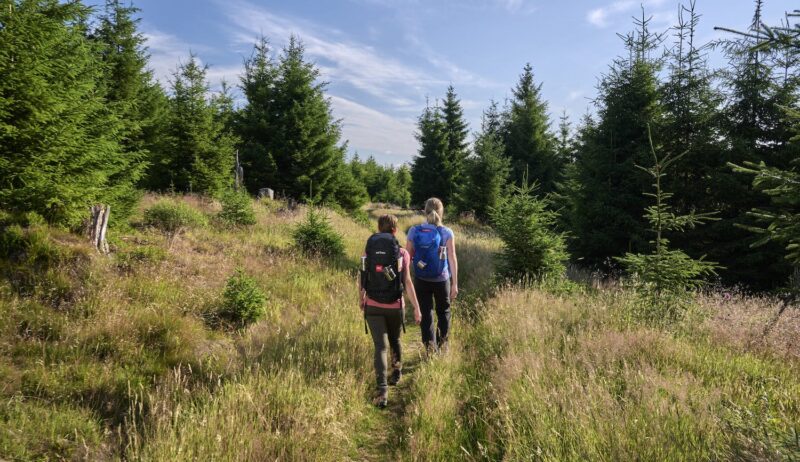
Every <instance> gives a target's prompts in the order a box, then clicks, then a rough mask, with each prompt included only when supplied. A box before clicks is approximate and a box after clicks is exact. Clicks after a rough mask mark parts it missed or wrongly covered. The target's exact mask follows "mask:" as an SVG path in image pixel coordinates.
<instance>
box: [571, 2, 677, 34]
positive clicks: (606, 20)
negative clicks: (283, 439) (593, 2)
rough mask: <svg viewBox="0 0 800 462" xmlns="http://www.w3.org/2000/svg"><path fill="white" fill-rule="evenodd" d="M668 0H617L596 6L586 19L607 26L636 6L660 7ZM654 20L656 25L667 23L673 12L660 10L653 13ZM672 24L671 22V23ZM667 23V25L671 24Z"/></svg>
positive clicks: (603, 26) (672, 16)
mask: <svg viewBox="0 0 800 462" xmlns="http://www.w3.org/2000/svg"><path fill="white" fill-rule="evenodd" d="M666 1H667V0H643V1H633V0H617V1H615V2H613V3H609V4H608V5H605V6H601V7H599V8H594V9H591V10H589V11H588V12H587V13H586V20H587V21H588V22H589V23H590V24H592V25H594V26H596V27H600V28H605V27H608V26H609V25H611V21H612V19H616V18H617V17H618V16H620V15H621V14H622V13H630V12H632V11H633V10H634V9H635V8H638V7H640V6H644V7H645V8H646V9H647V8H650V9H653V8H658V7H660V6H661V5H663V4H664V3H666ZM653 16H654V17H653V21H654V25H655V26H661V25H664V24H666V19H667V18H669V19H672V18H674V15H673V14H670V13H669V12H664V11H660V12H657V13H655V14H654V15H653ZM669 24H671V22H670V23H669ZM669 24H667V25H669Z"/></svg>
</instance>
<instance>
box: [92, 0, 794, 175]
mask: <svg viewBox="0 0 800 462" xmlns="http://www.w3.org/2000/svg"><path fill="white" fill-rule="evenodd" d="M687 1H688V0H687ZM89 3H90V4H91V3H95V4H96V3H101V2H100V0H94V1H90V2H89ZM792 3H793V2H790V1H789V0H766V6H765V14H764V17H765V21H766V22H767V23H769V24H775V23H777V22H778V21H779V20H780V19H781V18H782V16H783V12H784V11H786V10H789V9H793V8H796V7H797V5H796V4H792ZM134 4H135V5H136V6H138V7H139V8H141V10H142V11H141V18H142V24H141V28H142V32H143V33H144V34H145V35H146V37H147V39H148V46H149V51H150V54H151V67H152V68H153V70H154V71H155V73H156V76H157V77H158V78H159V80H161V81H162V83H164V84H165V85H166V84H167V81H168V79H169V77H170V75H171V73H172V72H173V71H174V70H175V68H176V66H177V64H178V63H179V62H180V61H181V60H185V59H186V57H187V56H188V54H189V51H190V50H191V51H192V52H194V53H196V54H197V55H198V56H199V58H200V59H201V60H202V61H203V62H204V63H206V64H208V65H209V66H210V68H209V74H208V75H209V79H210V81H211V82H212V86H213V87H218V85H219V82H220V81H221V80H222V79H226V80H227V81H228V82H229V83H238V76H239V74H240V73H241V70H242V61H243V59H244V58H245V57H247V56H249V54H250V51H251V49H252V44H253V43H254V41H255V39H256V38H257V37H258V36H259V35H260V34H263V35H265V36H266V37H268V38H269V40H270V42H271V43H272V45H273V46H274V47H276V48H280V47H281V46H283V44H284V43H285V42H286V40H287V38H288V37H289V35H290V34H296V35H298V36H299V37H300V38H301V40H303V42H304V43H305V46H306V51H307V56H308V58H309V59H311V60H312V61H314V62H316V63H317V65H318V66H319V68H320V69H321V70H322V74H323V77H324V79H325V80H326V81H328V82H329V83H330V84H329V86H328V95H329V97H330V98H331V102H332V104H333V111H334V115H335V116H336V117H338V118H341V119H342V128H343V138H344V139H347V140H349V147H350V151H351V152H355V151H357V152H359V154H361V155H362V157H363V156H366V155H374V156H375V157H376V159H378V161H379V162H381V163H386V164H395V165H397V164H400V163H403V162H408V161H410V160H411V158H412V157H413V155H414V154H415V153H416V151H417V143H416V140H415V139H414V130H415V121H416V118H417V116H418V115H419V114H420V112H421V110H422V109H423V108H424V107H425V104H426V99H427V98H430V100H431V101H434V100H435V99H436V98H441V97H442V96H443V95H444V93H445V91H446V89H447V86H448V85H449V84H451V83H452V84H453V85H454V86H455V88H456V91H457V93H458V94H459V96H460V97H461V100H462V103H463V106H464V109H465V113H466V116H467V118H468V121H469V122H470V124H471V126H472V128H473V129H477V128H478V127H479V121H480V115H481V112H482V110H483V109H484V108H485V107H486V106H487V105H488V103H489V100H490V99H492V98H493V99H495V100H498V101H501V102H502V101H503V100H504V99H505V98H507V97H508V96H509V94H510V89H511V87H512V86H513V85H514V84H515V83H516V81H517V79H518V76H519V73H520V72H521V70H522V67H523V66H524V65H525V63H526V62H530V63H531V65H532V66H533V69H534V73H535V76H536V80H537V81H538V82H541V83H542V84H543V87H542V91H543V94H544V97H545V99H546V100H547V101H548V102H549V108H550V112H551V114H552V115H553V120H556V119H557V117H558V116H559V115H560V114H561V112H562V111H566V112H567V114H569V115H570V116H571V118H572V120H573V122H577V121H578V119H579V118H580V117H581V116H582V115H583V114H584V113H585V112H586V111H587V110H591V104H590V99H591V98H592V97H593V96H594V95H595V85H596V83H597V79H598V77H599V76H600V75H601V74H602V73H603V72H604V71H605V70H606V69H607V67H608V65H609V63H610V62H611V60H612V59H613V58H614V57H615V56H617V55H619V54H620V53H622V44H621V41H620V39H619V38H618V37H617V35H616V33H618V32H619V33H624V32H626V31H628V30H630V29H631V28H632V22H631V16H632V15H638V14H641V10H640V5H643V6H644V8H645V10H646V12H647V14H648V15H652V16H653V23H652V24H653V28H654V30H667V29H668V27H669V26H671V25H673V24H674V23H675V20H676V18H677V14H678V8H679V2H678V1H675V0H644V1H643V2H642V1H634V0H571V1H552V0H550V1H545V0H330V1H311V0H292V1H273V0H227V1H223V0H168V1H167V0H138V1H135V2H134ZM697 11H698V12H699V13H700V14H702V18H701V21H700V30H699V34H698V36H699V38H700V40H701V42H705V41H708V40H711V39H714V38H716V37H719V36H720V35H718V34H717V33H716V32H714V31H713V27H714V26H726V27H732V28H738V29H744V28H746V27H747V25H748V24H749V22H750V19H751V17H752V11H753V1H751V0H697ZM709 60H710V62H711V64H712V65H715V66H720V65H722V64H724V59H723V58H722V57H721V56H720V55H719V53H718V52H710V53H709Z"/></svg>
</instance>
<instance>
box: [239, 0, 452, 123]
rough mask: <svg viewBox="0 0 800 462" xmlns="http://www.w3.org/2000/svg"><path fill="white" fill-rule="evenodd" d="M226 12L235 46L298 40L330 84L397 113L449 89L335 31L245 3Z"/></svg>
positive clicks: (427, 75)
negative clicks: (433, 90) (431, 92)
mask: <svg viewBox="0 0 800 462" xmlns="http://www.w3.org/2000/svg"><path fill="white" fill-rule="evenodd" d="M226 11H227V12H228V16H229V19H230V20H231V22H232V23H233V24H234V25H235V26H236V28H237V29H238V31H237V32H236V33H235V40H237V42H239V43H253V42H254V40H255V39H256V37H257V36H259V35H261V34H264V35H266V36H267V37H270V38H271V39H273V40H275V39H277V40H280V41H284V40H285V39H287V38H288V37H289V36H290V35H292V34H294V35H297V36H299V37H300V38H301V40H302V41H303V44H304V45H305V48H306V53H307V55H308V56H309V57H310V58H312V59H314V60H315V61H317V65H318V67H319V69H320V71H321V72H322V74H323V77H324V78H325V79H326V80H329V81H334V82H336V83H337V84H342V83H347V84H350V85H352V86H353V87H355V88H357V89H358V90H360V91H363V92H365V93H367V94H369V95H371V96H373V97H376V98H378V99H380V100H381V101H383V102H384V103H386V104H387V105H390V106H391V107H392V108H393V109H398V110H402V109H405V108H407V107H408V106H412V105H414V106H417V105H418V102H419V101H423V98H424V95H425V93H426V90H427V89H428V88H429V87H431V86H433V85H440V86H441V85H445V84H446V83H447V81H446V80H445V79H442V78H438V77H435V76H432V75H430V74H428V73H426V72H424V71H422V70H420V69H417V68H414V67H411V66H408V65H406V64H404V63H401V62H399V61H397V60H395V59H392V58H389V57H386V56H382V55H381V54H379V53H378V52H377V51H376V50H375V49H374V48H372V47H370V46H367V45H364V44H361V43H357V42H354V41H351V40H348V39H346V38H343V37H342V36H341V33H338V32H337V31H334V30H330V29H328V30H326V29H324V28H322V27H320V26H318V25H316V24H311V23H307V22H303V21H298V20H292V19H289V18H285V17H281V16H278V15H275V14H272V13H270V12H268V11H266V10H264V9H262V8H259V7H257V6H255V5H252V4H250V3H248V2H246V1H235V2H233V3H230V2H228V3H227V7H226ZM276 44H280V43H276Z"/></svg>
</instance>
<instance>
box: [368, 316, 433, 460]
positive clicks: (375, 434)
mask: <svg viewBox="0 0 800 462" xmlns="http://www.w3.org/2000/svg"><path fill="white" fill-rule="evenodd" d="M400 340H401V342H402V345H403V377H402V379H400V383H398V384H397V386H393V387H389V405H388V406H387V407H386V408H385V409H377V408H372V409H370V411H369V413H368V414H369V415H368V416H367V419H368V423H367V425H365V428H364V430H363V432H362V434H363V437H364V438H365V439H364V440H363V441H361V442H360V443H361V444H360V448H359V449H360V450H359V454H358V458H359V460H367V461H378V460H381V461H383V460H402V458H403V449H404V448H406V447H407V444H408V441H407V438H408V436H409V430H408V428H407V426H406V425H407V419H406V412H407V410H408V409H410V406H411V404H412V395H413V393H412V390H411V389H412V387H413V384H414V378H415V373H416V371H417V368H418V367H419V365H420V363H421V362H422V361H423V349H422V342H421V340H420V330H419V326H416V325H414V321H413V320H411V321H410V323H409V321H406V332H405V334H402V336H401V338H400Z"/></svg>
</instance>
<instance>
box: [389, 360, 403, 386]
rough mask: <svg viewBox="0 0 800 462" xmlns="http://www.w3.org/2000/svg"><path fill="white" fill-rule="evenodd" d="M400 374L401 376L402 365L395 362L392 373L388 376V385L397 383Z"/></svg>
mask: <svg viewBox="0 0 800 462" xmlns="http://www.w3.org/2000/svg"><path fill="white" fill-rule="evenodd" d="M402 376H403V369H402V366H401V365H400V364H399V363H395V364H394V370H393V371H392V375H391V376H390V377H389V385H397V382H399V381H400V377H402Z"/></svg>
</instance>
